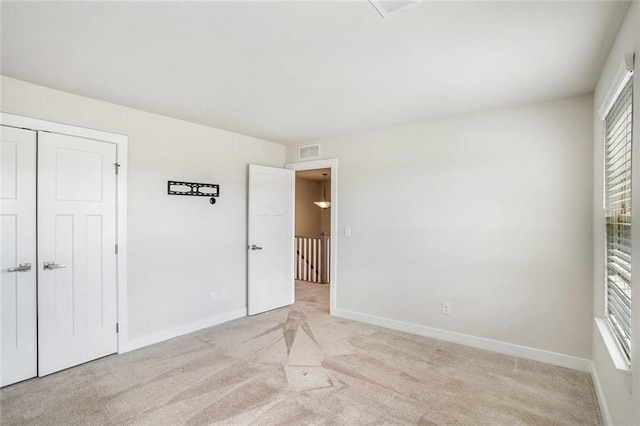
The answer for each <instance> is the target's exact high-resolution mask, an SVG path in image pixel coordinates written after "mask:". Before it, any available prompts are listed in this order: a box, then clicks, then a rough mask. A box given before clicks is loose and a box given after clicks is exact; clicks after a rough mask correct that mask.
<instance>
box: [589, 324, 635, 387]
mask: <svg viewBox="0 0 640 426" xmlns="http://www.w3.org/2000/svg"><path fill="white" fill-rule="evenodd" d="M594 321H595V322H596V326H597V327H598V330H599V331H600V336H602V340H603V341H604V345H605V346H606V347H607V351H608V352H609V356H610V357H611V361H613V365H614V366H615V367H616V370H618V371H620V372H622V373H625V374H629V375H630V374H631V366H629V363H628V362H627V359H626V357H625V356H624V354H623V353H622V351H621V350H620V348H619V347H618V345H617V344H616V341H615V337H613V334H612V333H611V330H609V326H608V325H607V322H606V321H605V320H604V319H603V318H594Z"/></svg>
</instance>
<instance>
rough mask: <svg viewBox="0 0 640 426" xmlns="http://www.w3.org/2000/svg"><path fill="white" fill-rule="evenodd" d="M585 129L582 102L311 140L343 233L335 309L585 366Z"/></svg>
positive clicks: (588, 176)
mask: <svg viewBox="0 0 640 426" xmlns="http://www.w3.org/2000/svg"><path fill="white" fill-rule="evenodd" d="M591 123H592V98H591V96H581V97H576V98H571V99H566V100H561V101H556V102H550V103H544V104H538V105H532V106H526V107H520V108H511V109H504V110H499V111H492V112H485V113H479V114H473V115H468V116H463V117H455V118H449V119H442V120H436V121H431V122H426V123H422V124H416V125H410V126H403V127H396V128H390V129H384V130H379V131H373V132H370V133H366V134H358V135H352V136H348V137H341V138H333V139H328V140H319V141H314V142H319V143H321V144H322V153H323V154H324V155H325V156H326V157H327V158H331V157H337V158H338V160H339V161H340V179H339V182H338V185H339V193H340V199H339V204H340V207H339V212H338V215H339V216H338V223H339V226H340V229H343V228H344V227H345V226H350V227H352V237H351V238H345V237H344V235H343V232H342V231H341V232H339V234H340V235H339V236H338V237H339V254H338V257H339V260H338V284H337V296H336V297H337V300H336V302H337V308H338V310H339V311H342V312H351V313H356V314H366V316H368V317H369V318H374V317H379V318H382V319H389V320H392V321H395V322H396V324H401V323H400V322H403V323H404V324H406V323H408V324H413V325H418V326H424V327H432V328H436V329H442V330H447V331H451V332H455V333H463V334H465V335H471V336H476V337H481V338H486V339H493V340H496V341H499V342H506V343H510V344H515V345H522V346H526V347H531V348H536V349H540V350H544V351H551V352H555V353H559V354H564V355H569V356H571V357H578V358H581V359H582V361H583V362H582V364H581V365H584V364H585V363H588V361H584V359H590V358H591V320H592V291H591V283H592V268H591V258H592V235H591V223H592V215H591V200H592V187H591V182H592V180H593V179H592V154H591V150H592V140H593V134H592V131H593V128H592V125H591ZM287 160H288V162H294V161H296V147H295V146H292V147H289V148H288V149H287ZM334 237H335V236H334ZM442 301H448V302H451V303H452V313H451V315H444V314H442V312H441V302H442ZM356 316H357V315H356ZM372 316H373V317H372ZM352 317H353V316H352ZM405 328H407V327H405Z"/></svg>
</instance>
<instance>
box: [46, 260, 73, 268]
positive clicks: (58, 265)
mask: <svg viewBox="0 0 640 426" xmlns="http://www.w3.org/2000/svg"><path fill="white" fill-rule="evenodd" d="M66 267H67V265H65V264H64V263H54V262H44V269H62V268H66Z"/></svg>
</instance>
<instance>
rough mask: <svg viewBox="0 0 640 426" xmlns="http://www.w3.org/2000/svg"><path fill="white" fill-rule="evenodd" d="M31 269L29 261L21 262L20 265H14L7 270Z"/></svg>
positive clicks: (25, 270)
mask: <svg viewBox="0 0 640 426" xmlns="http://www.w3.org/2000/svg"><path fill="white" fill-rule="evenodd" d="M30 270H31V264H30V263H21V264H20V266H14V267H13V268H9V272H27V271H30Z"/></svg>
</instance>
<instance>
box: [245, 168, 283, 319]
mask: <svg viewBox="0 0 640 426" xmlns="http://www.w3.org/2000/svg"><path fill="white" fill-rule="evenodd" d="M294 201H295V172H294V171H292V170H287V169H278V168H275V167H266V166H258V165H255V164H250V165H249V224H248V232H247V234H248V240H249V241H248V243H249V244H248V249H249V256H248V268H249V274H248V275H249V283H248V313H249V315H255V314H259V313H261V312H265V311H269V310H271V309H276V308H280V307H282V306H286V305H290V304H292V303H293V302H294V301H295V283H294V256H293V245H294V219H295V210H294V209H295V205H294Z"/></svg>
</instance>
